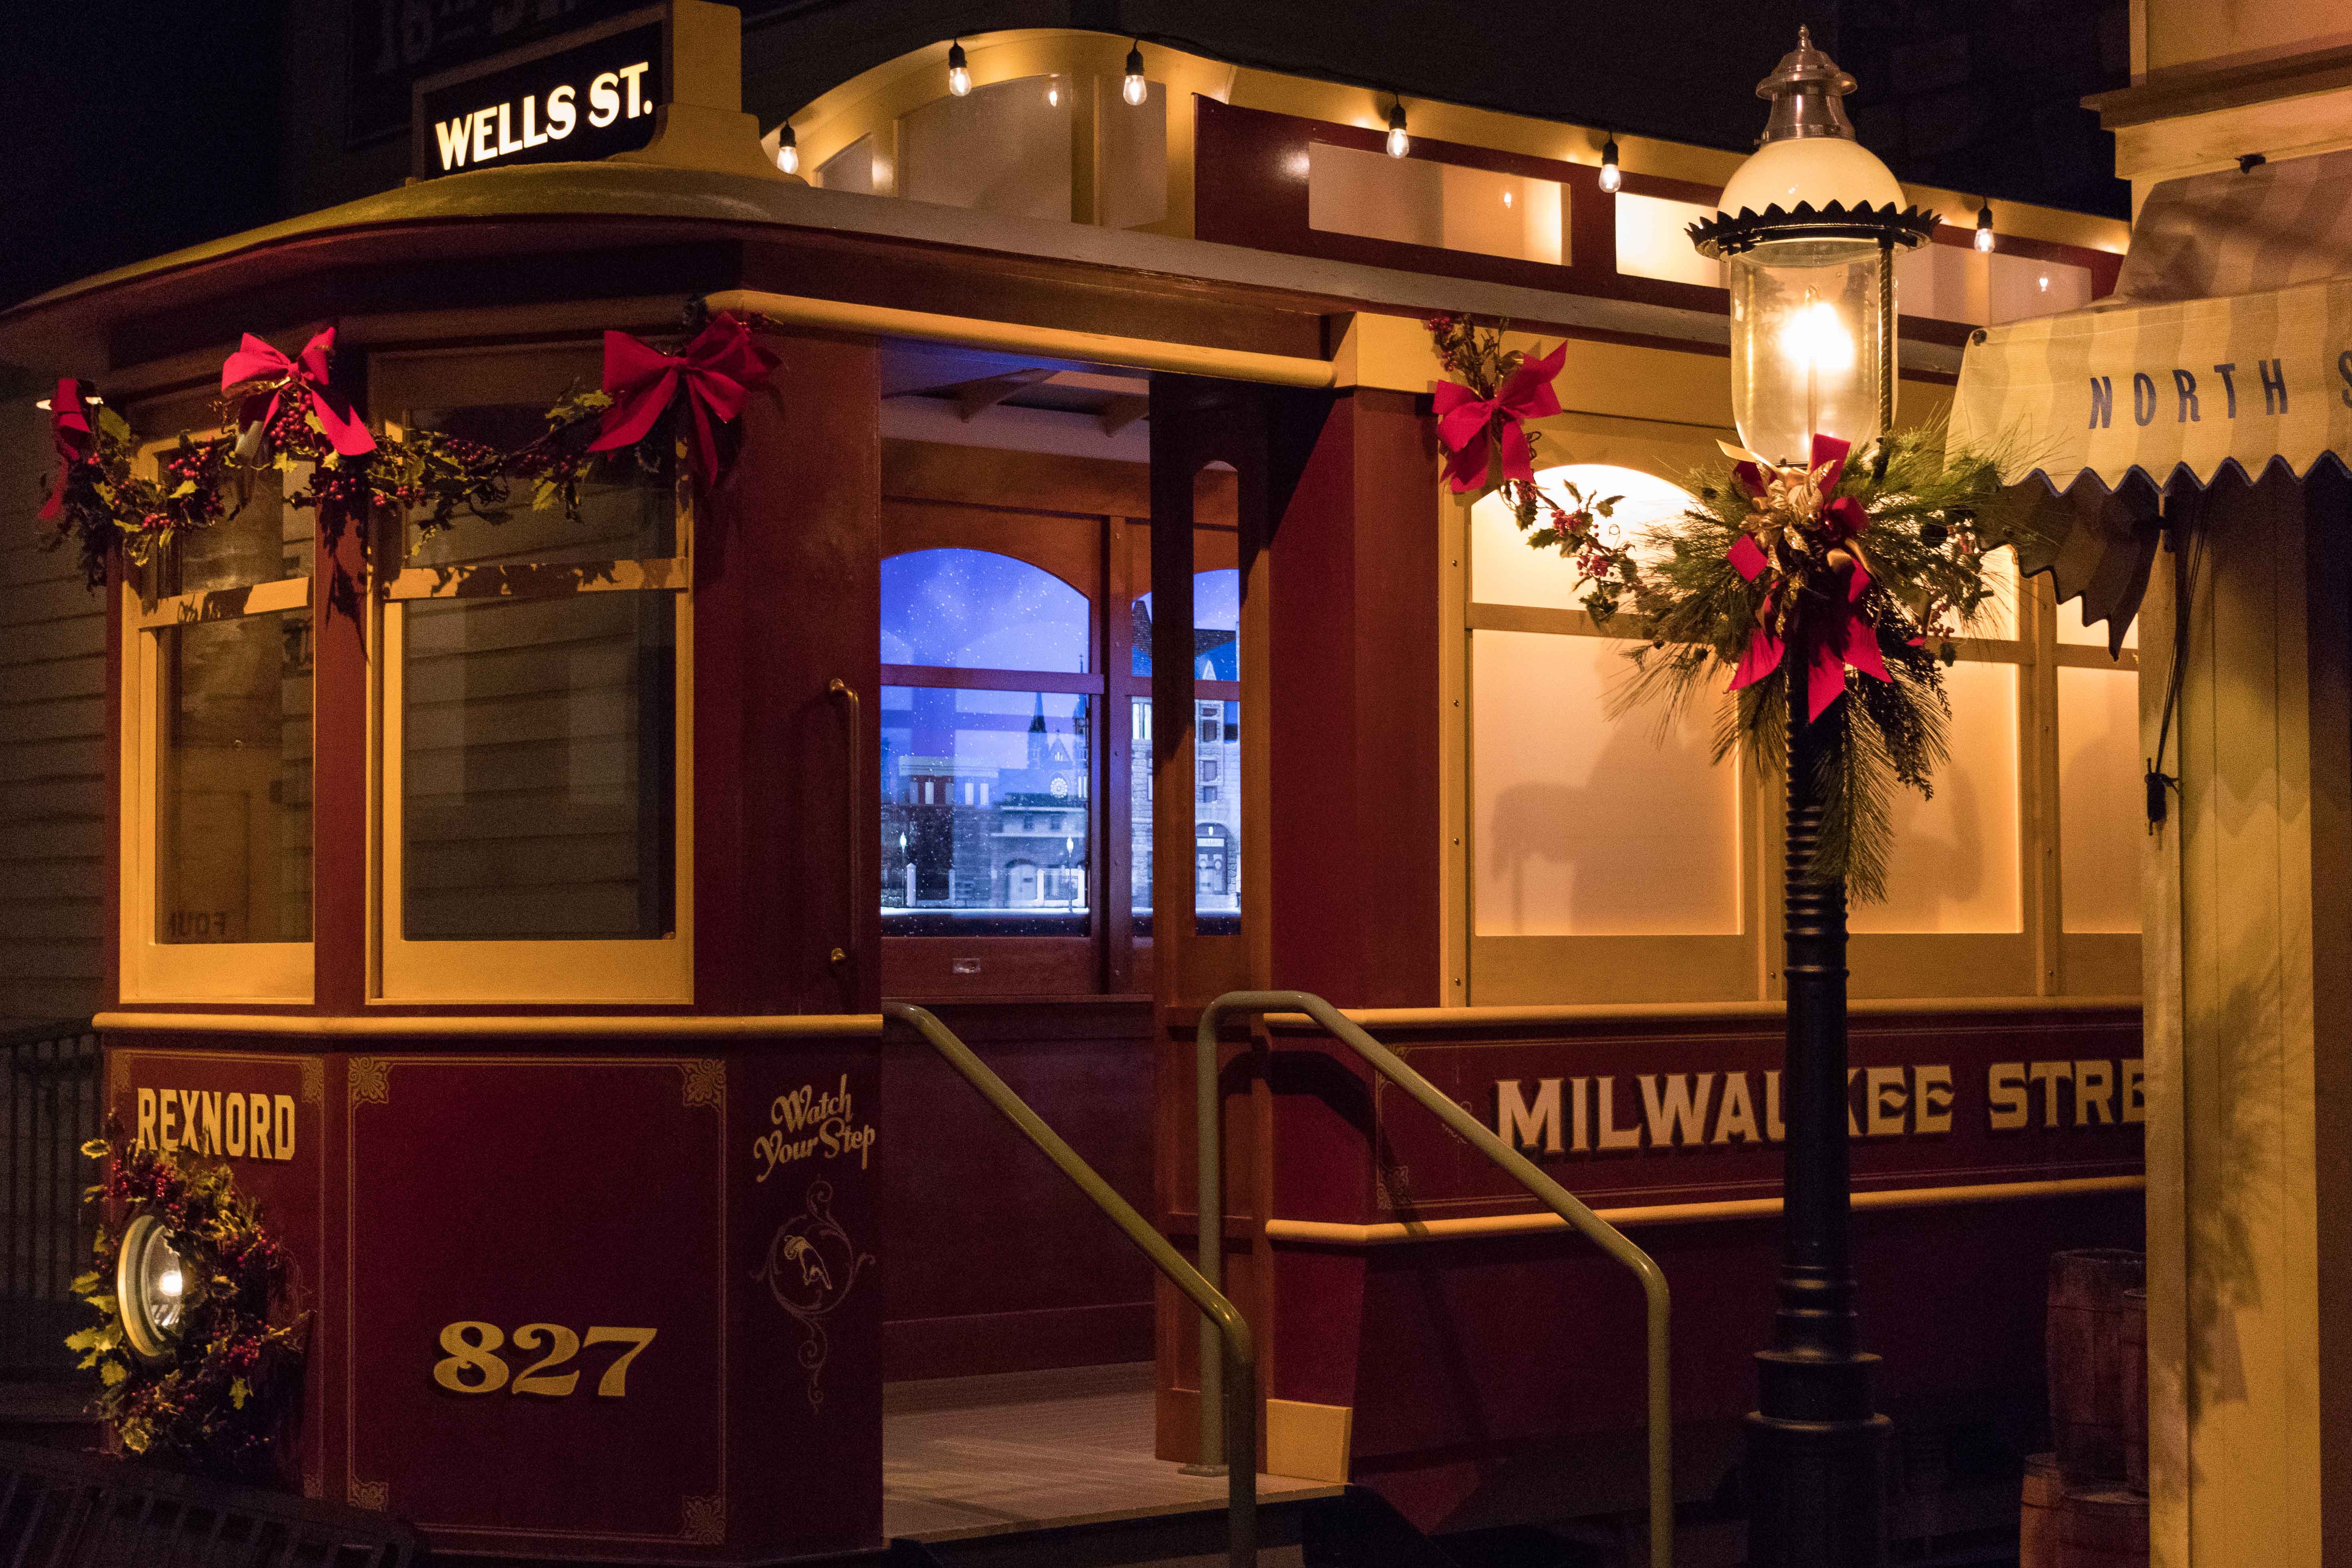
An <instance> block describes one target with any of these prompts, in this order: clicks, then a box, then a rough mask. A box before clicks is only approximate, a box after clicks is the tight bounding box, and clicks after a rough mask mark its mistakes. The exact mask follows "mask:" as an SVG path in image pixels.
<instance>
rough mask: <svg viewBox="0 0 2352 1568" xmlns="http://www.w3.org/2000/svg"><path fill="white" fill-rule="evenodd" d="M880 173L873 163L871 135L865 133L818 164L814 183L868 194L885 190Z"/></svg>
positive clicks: (862, 194) (833, 188)
mask: <svg viewBox="0 0 2352 1568" xmlns="http://www.w3.org/2000/svg"><path fill="white" fill-rule="evenodd" d="M880 174H881V171H880V170H879V169H878V168H877V166H876V164H875V159H874V138H873V136H872V135H871V134H870V133H869V134H867V135H865V136H860V137H859V138H858V139H857V140H856V141H855V142H851V143H850V144H849V145H848V146H846V147H844V148H843V149H842V150H841V151H840V152H838V153H835V154H834V155H833V156H832V157H830V158H827V159H826V160H825V161H824V163H823V164H821V165H819V167H818V169H817V172H816V183H817V185H818V188H820V189H822V190H827V191H856V193H857V194H858V195H861V196H870V195H877V193H882V192H884V191H886V190H887V187H886V186H885V185H884V184H883V183H882V181H881V178H880Z"/></svg>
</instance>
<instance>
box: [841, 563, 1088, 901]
mask: <svg viewBox="0 0 2352 1568" xmlns="http://www.w3.org/2000/svg"><path fill="white" fill-rule="evenodd" d="M881 579H882V583H881V586H882V603H881V642H882V647H881V652H882V667H883V680H884V685H883V689H882V752H881V773H882V776H881V781H880V782H881V796H882V800H881V829H882V862H881V863H882V915H883V930H884V931H885V933H886V934H888V935H896V936H1023V937H1035V936H1069V937H1084V936H1087V934H1088V933H1089V932H1090V931H1091V929H1092V923H1093V922H1092V917H1093V910H1092V906H1091V902H1090V900H1089V896H1088V891H1089V887H1090V884H1091V881H1092V878H1091V877H1090V876H1089V871H1090V869H1091V865H1092V858H1093V851H1094V833H1093V823H1092V809H1091V805H1090V803H1091V800H1092V797H1093V794H1094V756H1093V751H1094V748H1093V733H1092V731H1093V727H1094V709H1095V701H1094V698H1095V692H1094V691H1092V690H1088V689H1068V688H1070V687H1071V686H1072V685H1073V682H1072V681H1071V680H1067V679H1066V680H1063V681H1058V682H1050V683H1049V682H1048V681H1047V680H1045V679H1044V678H1045V677H1048V676H1055V675H1059V676H1064V677H1070V678H1086V677H1088V675H1089V672H1090V671H1091V670H1092V669H1093V668H1095V666H1096V664H1097V660H1096V658H1094V654H1093V639H1094V613H1093V605H1092V603H1091V601H1089V600H1088V598H1087V595H1085V594H1083V593H1081V592H1079V591H1078V590H1077V589H1076V588H1075V587H1073V586H1071V585H1070V584H1068V583H1066V582H1065V581H1064V580H1063V579H1062V578H1060V577H1059V576H1056V575H1055V574H1054V573H1052V572H1049V571H1047V570H1045V568H1044V567H1042V566H1039V565H1037V564H1035V563H1032V562H1028V561H1024V560H1022V559H1020V558H1019V557H1017V556H1014V555H1011V554H1007V553H1005V552H1002V551H994V550H979V549H971V548H966V547H959V546H943V547H938V548H932V549H923V550H910V551H905V552H900V553H898V554H896V555H891V556H887V557H886V558H885V559H884V560H883V562H882V568H881ZM1049 684H1051V685H1054V686H1057V687H1061V688H1064V689H1045V687H1046V686H1048V685H1049ZM1077 684H1079V685H1083V686H1097V687H1098V686H1099V684H1100V683H1099V681H1098V680H1093V679H1085V680H1081V681H1079V682H1077Z"/></svg>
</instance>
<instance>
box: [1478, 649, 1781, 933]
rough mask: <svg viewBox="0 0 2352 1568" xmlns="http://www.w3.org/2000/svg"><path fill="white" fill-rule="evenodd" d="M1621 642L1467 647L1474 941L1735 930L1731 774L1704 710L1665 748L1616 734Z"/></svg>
mask: <svg viewBox="0 0 2352 1568" xmlns="http://www.w3.org/2000/svg"><path fill="white" fill-rule="evenodd" d="M1625 647H1626V645H1625V644H1624V643H1622V642H1619V641H1616V640H1615V639H1613V638H1609V637H1552V636H1546V635H1541V634H1538V633H1533V632H1474V633H1472V634H1471V640H1470V657H1471V664H1472V677H1471V702H1472V715H1471V726H1472V733H1473V740H1472V743H1471V805H1470V810H1471V823H1472V827H1473V832H1474V834H1475V838H1474V840H1473V843H1474V845H1475V857H1476V858H1475V861H1474V868H1473V871H1472V874H1471V895H1472V898H1473V900H1474V901H1475V906H1476V922H1475V923H1476V930H1477V932H1478V934H1479V935H1481V936H1664V935H1685V936H1686V935H1721V934H1734V933H1737V932H1738V930H1739V775H1738V769H1737V768H1736V767H1734V766H1732V765H1730V764H1729V763H1726V764H1725V765H1723V766H1720V767H1718V766H1717V765H1715V764H1714V763H1712V762H1710V761H1709V760H1708V754H1709V751H1710V749H1711V748H1710V745H1709V729H1710V724H1711V720H1712V715H1711V714H1710V713H1709V712H1707V711H1706V710H1703V709H1702V710H1699V711H1698V712H1697V713H1696V714H1695V715H1694V716H1693V717H1692V718H1690V719H1688V720H1686V721H1685V722H1684V723H1683V724H1681V725H1680V726H1679V727H1677V728H1676V729H1675V731H1672V732H1670V733H1669V734H1668V735H1667V736H1666V737H1665V738H1664V742H1663V743H1661V742H1660V740H1659V738H1658V736H1657V734H1656V731H1655V728H1654V723H1653V721H1652V720H1650V719H1649V718H1647V717H1645V716H1643V715H1640V714H1634V715H1629V716H1627V717H1625V718H1622V719H1617V720H1612V719H1611V718H1609V717H1608V713H1607V698H1608V694H1609V693H1610V692H1611V691H1612V689H1614V687H1615V685H1616V683H1617V682H1618V681H1619V680H1621V679H1623V677H1624V674H1625V671H1626V668H1627V666H1626V664H1625V660H1624V649H1625Z"/></svg>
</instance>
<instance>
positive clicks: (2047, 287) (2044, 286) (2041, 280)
mask: <svg viewBox="0 0 2352 1568" xmlns="http://www.w3.org/2000/svg"><path fill="white" fill-rule="evenodd" d="M2034 281H2035V282H2037V283H2039V284H2041V285H2042V292H2043V293H2044V294H2047V293H2048V292H2050V279H2047V278H2037V279H2034Z"/></svg>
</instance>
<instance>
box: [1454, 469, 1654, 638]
mask: <svg viewBox="0 0 2352 1568" xmlns="http://www.w3.org/2000/svg"><path fill="white" fill-rule="evenodd" d="M1568 484H1573V485H1575V486H1576V487H1577V488H1578V489H1580V490H1581V491H1582V492H1583V493H1584V495H1585V497H1586V498H1587V499H1588V500H1598V499H1600V498H1601V497H1604V496H1612V495H1622V496H1623V497H1624V498H1625V499H1624V500H1622V501H1620V502H1619V503H1618V504H1617V509H1616V510H1615V512H1614V513H1613V514H1612V516H1611V518H1610V519H1609V522H1610V525H1612V526H1614V527H1615V528H1617V529H1618V530H1619V531H1621V534H1622V537H1624V538H1626V539H1628V540H1634V541H1638V540H1639V539H1640V538H1641V537H1642V535H1643V532H1644V531H1646V529H1647V527H1648V525H1649V524H1650V523H1652V522H1654V521H1658V520H1660V519H1662V518H1668V517H1672V516H1674V515H1675V513H1676V512H1679V511H1681V510H1683V508H1685V507H1686V506H1688V505H1689V504H1690V501H1691V498H1690V495H1689V493H1688V492H1687V491H1685V490H1684V489H1681V488H1680V487H1679V486H1676V485H1674V484H1671V483H1669V482H1668V481H1666V480H1664V479H1660V478H1658V477H1657V476H1656V475H1655V474H1645V473H1643V472H1642V471H1641V470H1640V469H1638V468H1616V467H1614V466H1612V465H1610V464H1606V463H1563V464H1561V465H1560V466H1559V467H1557V468H1546V469H1544V470H1543V471H1542V472H1541V473H1539V474H1538V475H1537V476H1536V488H1537V489H1540V490H1543V491H1544V492H1546V493H1547V494H1549V495H1550V496H1551V497H1552V498H1553V499H1554V500H1559V501H1561V502H1562V503H1565V502H1566V500H1567V499H1568V497H1567V493H1566V491H1565V489H1563V488H1562V487H1563V486H1564V485H1568ZM1576 584H1577V574H1576V565H1575V563H1573V562H1571V561H1570V560H1569V559H1568V558H1567V557H1566V556H1563V555H1561V554H1560V553H1559V552H1558V551H1557V550H1536V549H1533V548H1531V547H1530V546H1529V545H1528V542H1527V535H1525V534H1523V533H1521V532H1520V531H1519V529H1518V525H1517V523H1516V522H1514V521H1512V520H1511V509H1510V507H1509V506H1508V505H1507V504H1506V503H1505V502H1504V500H1503V499H1502V497H1501V496H1499V495H1489V496H1486V497H1482V498H1481V499H1480V500H1479V501H1478V502H1477V504H1476V505H1475V506H1473V507H1472V508H1471V509H1470V597H1471V598H1472V599H1474V600H1475V601H1477V602H1478V603H1480V604H1485V605H1539V606H1541V607H1544V608H1547V609H1555V610H1573V609H1578V608H1580V607H1581V606H1580V605H1578V604H1577V602H1576V598H1575V589H1576Z"/></svg>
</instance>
